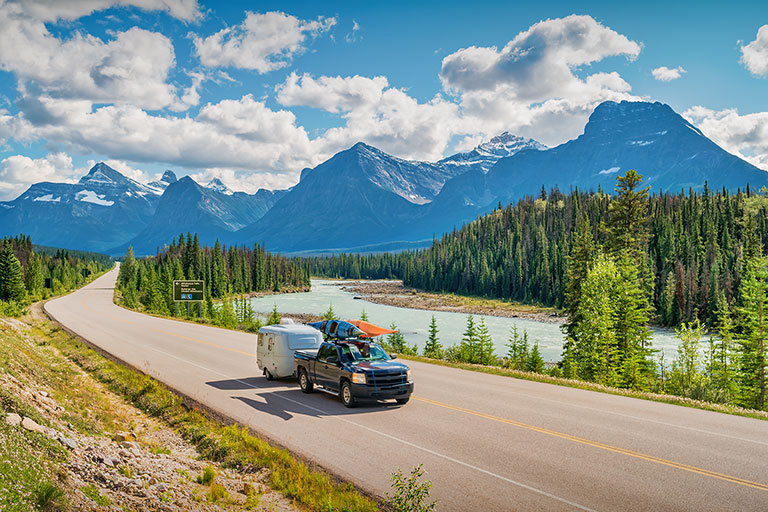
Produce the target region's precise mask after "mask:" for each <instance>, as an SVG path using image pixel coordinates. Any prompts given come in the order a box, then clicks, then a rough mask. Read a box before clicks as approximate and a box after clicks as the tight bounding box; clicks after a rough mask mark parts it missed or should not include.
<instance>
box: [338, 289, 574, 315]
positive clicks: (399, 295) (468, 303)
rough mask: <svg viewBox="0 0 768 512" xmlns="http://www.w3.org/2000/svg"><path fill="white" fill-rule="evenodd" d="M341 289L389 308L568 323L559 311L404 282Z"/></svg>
mask: <svg viewBox="0 0 768 512" xmlns="http://www.w3.org/2000/svg"><path fill="white" fill-rule="evenodd" d="M338 286H340V287H341V289H342V290H344V291H347V292H350V293H353V294H354V295H355V298H356V299H357V298H359V299H361V300H366V301H369V302H373V303H375V304H383V305H386V306H396V307H401V308H410V309H424V310H431V311H446V312H450V313H465V314H472V315H477V316H498V317H503V318H523V319H525V320H534V321H536V322H546V323H551V324H562V323H563V322H564V321H565V318H564V317H561V316H558V314H557V310H556V309H555V308H548V307H543V306H531V305H528V304H521V303H519V302H510V301H504V300H499V299H486V298H482V297H467V296H463V295H455V294H444V293H431V292H424V291H421V290H416V289H415V288H409V287H407V286H405V285H403V282H402V281H400V280H391V281H389V280H387V281H383V280H382V281H341V282H339V283H338Z"/></svg>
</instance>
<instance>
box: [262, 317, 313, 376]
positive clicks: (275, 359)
mask: <svg viewBox="0 0 768 512" xmlns="http://www.w3.org/2000/svg"><path fill="white" fill-rule="evenodd" d="M322 342H323V335H322V333H321V332H320V331H318V330H317V329H315V328H313V327H309V326H307V325H302V324H296V323H294V322H293V320H291V319H290V318H284V319H283V320H282V321H281V322H280V324H278V325H267V326H266V327H262V328H261V329H259V336H258V341H257V342H256V364H257V365H258V367H259V370H261V371H262V373H263V374H264V376H266V377H267V379H268V380H272V379H275V378H280V377H290V376H291V375H293V374H294V372H295V370H296V369H295V364H294V362H293V353H294V352H295V351H296V350H308V349H318V348H319V347H320V344H321V343H322Z"/></svg>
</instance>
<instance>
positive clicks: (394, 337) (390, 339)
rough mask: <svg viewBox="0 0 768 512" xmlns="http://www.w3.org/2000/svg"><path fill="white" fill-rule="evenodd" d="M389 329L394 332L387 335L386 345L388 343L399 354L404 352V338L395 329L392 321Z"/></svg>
mask: <svg viewBox="0 0 768 512" xmlns="http://www.w3.org/2000/svg"><path fill="white" fill-rule="evenodd" d="M389 329H390V330H391V331H395V332H393V333H391V334H388V335H387V345H389V346H390V348H391V349H392V350H394V351H395V352H397V353H399V354H402V353H404V352H406V349H407V347H406V346H405V338H404V337H403V335H402V333H400V331H399V330H398V329H397V324H396V323H395V322H392V323H391V324H390V325H389Z"/></svg>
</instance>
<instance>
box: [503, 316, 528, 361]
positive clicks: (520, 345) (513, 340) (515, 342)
mask: <svg viewBox="0 0 768 512" xmlns="http://www.w3.org/2000/svg"><path fill="white" fill-rule="evenodd" d="M507 349H508V350H507V360H508V363H507V364H508V365H509V366H510V367H512V368H515V369H517V370H524V369H525V368H526V366H527V364H528V352H529V349H528V331H526V330H525V329H523V334H522V336H521V335H520V334H519V333H518V330H517V325H512V329H511V330H510V332H509V341H508V343H507Z"/></svg>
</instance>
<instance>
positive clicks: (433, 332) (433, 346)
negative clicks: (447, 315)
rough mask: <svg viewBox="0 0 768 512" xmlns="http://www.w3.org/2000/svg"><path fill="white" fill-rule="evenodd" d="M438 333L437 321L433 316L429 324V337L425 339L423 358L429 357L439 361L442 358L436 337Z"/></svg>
mask: <svg viewBox="0 0 768 512" xmlns="http://www.w3.org/2000/svg"><path fill="white" fill-rule="evenodd" d="M438 332H439V330H438V329H437V320H435V315H432V321H431V322H430V323H429V336H428V337H427V343H426V344H425V345H424V357H431V358H433V359H441V358H442V357H443V346H442V345H441V344H440V339H439V338H438V337H437V333H438Z"/></svg>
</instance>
